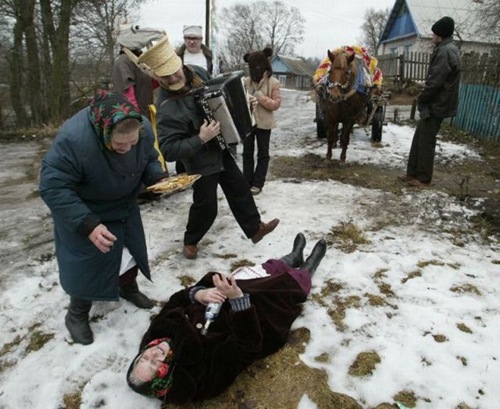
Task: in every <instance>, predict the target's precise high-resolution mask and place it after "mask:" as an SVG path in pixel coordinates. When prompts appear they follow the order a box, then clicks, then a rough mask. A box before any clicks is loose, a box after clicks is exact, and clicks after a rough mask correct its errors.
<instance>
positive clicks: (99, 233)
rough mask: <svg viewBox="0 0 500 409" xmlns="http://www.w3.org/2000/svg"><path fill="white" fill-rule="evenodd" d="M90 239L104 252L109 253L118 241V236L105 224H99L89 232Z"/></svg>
mask: <svg viewBox="0 0 500 409" xmlns="http://www.w3.org/2000/svg"><path fill="white" fill-rule="evenodd" d="M88 237H89V239H90V241H91V242H92V243H94V246H96V247H97V248H98V249H99V250H101V251H102V252H103V253H107V252H108V251H110V250H111V249H112V248H113V244H114V243H115V241H116V236H115V235H114V234H113V233H111V232H110V231H109V230H108V228H107V227H106V226H105V225H104V224H102V223H101V224H99V225H97V227H96V228H95V229H94V230H92V232H91V233H90V234H89V236H88Z"/></svg>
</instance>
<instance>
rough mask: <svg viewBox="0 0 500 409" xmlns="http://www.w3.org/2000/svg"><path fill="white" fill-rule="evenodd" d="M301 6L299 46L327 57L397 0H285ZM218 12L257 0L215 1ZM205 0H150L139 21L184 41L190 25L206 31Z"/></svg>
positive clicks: (299, 50)
mask: <svg viewBox="0 0 500 409" xmlns="http://www.w3.org/2000/svg"><path fill="white" fill-rule="evenodd" d="M282 1H283V2H284V3H285V4H286V5H287V6H289V7H290V6H293V7H297V8H298V9H299V10H300V12H301V13H302V16H303V17H304V18H305V19H306V23H305V34H304V41H303V43H302V44H301V45H299V46H298V47H297V48H296V51H297V54H299V55H301V56H304V57H319V58H323V57H325V56H326V52H327V49H328V48H330V49H333V48H336V47H339V46H341V45H352V44H358V43H359V39H360V38H361V31H360V27H361V24H362V23H363V17H364V14H365V12H366V10H367V9H369V8H374V9H375V10H381V9H385V8H392V6H393V5H394V3H395V0H377V1H373V0H282ZM211 2H212V4H213V5H215V8H216V9H217V10H218V11H221V9H222V8H223V7H229V6H231V5H233V4H236V3H238V2H239V3H252V2H253V0H211ZM205 5H206V1H205V0H181V1H179V0H150V1H149V2H148V3H147V4H146V5H145V6H143V7H142V8H141V12H140V20H139V22H138V23H139V24H141V25H142V26H144V27H155V28H162V29H164V30H166V32H167V33H168V35H169V38H170V40H171V42H172V43H173V44H174V45H177V44H179V43H181V42H182V28H183V26H184V25H185V24H186V25H187V24H195V25H201V26H203V32H205Z"/></svg>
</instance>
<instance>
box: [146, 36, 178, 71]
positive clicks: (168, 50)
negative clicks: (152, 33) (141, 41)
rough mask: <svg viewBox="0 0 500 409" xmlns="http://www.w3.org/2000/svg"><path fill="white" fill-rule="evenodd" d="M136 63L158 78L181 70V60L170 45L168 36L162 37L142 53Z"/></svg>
mask: <svg viewBox="0 0 500 409" xmlns="http://www.w3.org/2000/svg"><path fill="white" fill-rule="evenodd" d="M137 62H138V64H139V65H141V66H145V68H147V69H150V70H151V71H153V73H155V74H156V75H157V76H158V77H164V76H166V75H172V74H175V73H176V72H177V71H179V70H180V69H181V68H182V60H181V59H180V57H179V56H178V55H177V54H176V52H175V49H174V48H173V47H172V46H171V45H170V42H169V41H168V36H165V37H163V38H162V39H161V40H160V41H158V42H157V43H156V44H155V45H154V46H153V47H151V48H150V49H149V50H147V51H146V52H145V53H143V54H142V55H141V56H140V57H139V59H138V60H137Z"/></svg>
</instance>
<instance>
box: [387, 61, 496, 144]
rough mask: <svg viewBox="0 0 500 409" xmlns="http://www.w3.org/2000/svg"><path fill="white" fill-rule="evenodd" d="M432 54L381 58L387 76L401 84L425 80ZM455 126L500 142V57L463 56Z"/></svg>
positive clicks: (483, 137)
mask: <svg viewBox="0 0 500 409" xmlns="http://www.w3.org/2000/svg"><path fill="white" fill-rule="evenodd" d="M429 59H430V54H428V53H407V54H401V55H399V56H393V55H382V56H379V57H378V60H379V65H378V66H379V68H380V69H381V70H382V73H383V75H384V78H386V79H394V80H395V81H396V82H398V83H399V84H401V85H402V84H404V83H406V82H408V81H425V78H426V74H427V68H428V65H429ZM453 125H454V126H456V127H458V128H460V129H463V130H465V131H467V132H470V133H472V134H474V135H476V136H477V137H479V138H481V139H490V140H495V141H500V56H498V55H496V56H490V55H487V54H483V55H479V54H474V53H469V54H463V55H462V73H461V78H460V100H459V105H458V112H457V116H456V117H455V118H454V120H453Z"/></svg>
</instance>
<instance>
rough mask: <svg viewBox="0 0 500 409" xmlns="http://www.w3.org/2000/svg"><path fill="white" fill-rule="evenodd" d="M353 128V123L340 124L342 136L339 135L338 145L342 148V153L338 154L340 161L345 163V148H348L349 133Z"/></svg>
mask: <svg viewBox="0 0 500 409" xmlns="http://www.w3.org/2000/svg"><path fill="white" fill-rule="evenodd" d="M353 127H354V122H349V123H344V124H342V134H341V135H340V145H341V146H342V152H340V161H341V162H345V159H346V154H347V147H348V146H349V140H350V138H351V131H352V128H353Z"/></svg>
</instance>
